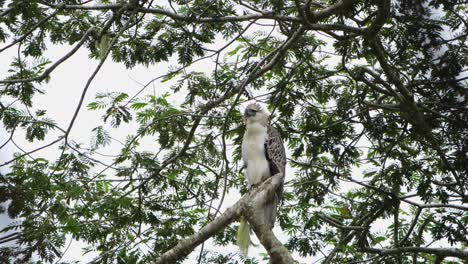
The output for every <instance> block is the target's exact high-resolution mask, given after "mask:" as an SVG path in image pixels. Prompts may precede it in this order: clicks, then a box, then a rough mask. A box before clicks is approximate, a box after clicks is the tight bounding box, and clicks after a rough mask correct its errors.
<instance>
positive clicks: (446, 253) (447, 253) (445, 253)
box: [363, 247, 468, 260]
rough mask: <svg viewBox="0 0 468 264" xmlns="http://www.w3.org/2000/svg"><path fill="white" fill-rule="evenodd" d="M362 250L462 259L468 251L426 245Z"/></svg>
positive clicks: (467, 256)
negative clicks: (424, 254) (427, 246)
mask: <svg viewBox="0 0 468 264" xmlns="http://www.w3.org/2000/svg"><path fill="white" fill-rule="evenodd" d="M363 251H365V252H368V253H374V254H380V255H394V254H401V253H428V254H434V255H436V256H438V257H454V258H459V259H463V260H467V259H468V251H467V250H462V249H458V248H426V247H400V248H389V249H378V248H363Z"/></svg>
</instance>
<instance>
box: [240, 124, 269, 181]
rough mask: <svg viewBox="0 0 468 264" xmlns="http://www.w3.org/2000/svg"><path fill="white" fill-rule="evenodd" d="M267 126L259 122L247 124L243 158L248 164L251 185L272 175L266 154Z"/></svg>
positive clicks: (247, 175)
mask: <svg viewBox="0 0 468 264" xmlns="http://www.w3.org/2000/svg"><path fill="white" fill-rule="evenodd" d="M267 138H268V133H267V128H266V127H265V126H262V125H260V124H258V123H256V124H251V125H249V126H247V130H246V132H245V134H244V139H243V141H242V159H243V160H244V164H245V165H246V166H247V167H246V170H245V176H246V178H247V180H248V183H249V187H250V186H252V185H257V184H259V183H261V182H262V181H263V180H264V179H266V178H268V177H270V167H269V165H268V160H267V159H266V156H265V141H266V140H267Z"/></svg>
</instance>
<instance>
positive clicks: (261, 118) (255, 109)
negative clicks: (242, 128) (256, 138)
mask: <svg viewBox="0 0 468 264" xmlns="http://www.w3.org/2000/svg"><path fill="white" fill-rule="evenodd" d="M269 117H270V115H269V114H268V113H267V112H266V111H265V110H264V109H263V108H262V107H261V106H260V105H259V104H257V103H252V104H249V105H248V106H247V107H246V108H245V111H244V122H245V124H246V125H250V124H255V123H259V124H261V125H263V126H266V125H267V124H268V119H269Z"/></svg>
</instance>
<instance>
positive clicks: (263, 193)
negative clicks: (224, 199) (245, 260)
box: [154, 173, 292, 264]
mask: <svg viewBox="0 0 468 264" xmlns="http://www.w3.org/2000/svg"><path fill="white" fill-rule="evenodd" d="M282 178H283V174H281V173H279V174H276V175H274V176H273V177H271V178H268V179H267V180H266V181H265V182H263V183H262V184H261V185H260V186H259V187H258V188H255V189H253V190H252V191H250V192H249V193H247V194H245V195H244V196H242V198H241V199H240V200H239V201H237V202H236V203H235V204H234V205H233V206H231V207H229V208H228V209H226V211H225V212H224V213H222V214H221V215H220V216H218V217H216V218H215V219H214V220H213V221H212V222H210V223H209V224H207V225H206V226H204V227H203V228H201V229H200V231H198V232H197V233H195V234H193V235H191V236H189V237H187V238H184V239H182V240H180V241H179V243H178V244H177V245H176V246H175V247H173V248H172V249H170V250H169V251H167V252H165V253H164V254H162V255H161V256H159V257H158V258H157V259H156V260H155V262H154V263H155V264H162V263H174V262H176V261H177V260H179V259H182V258H183V257H185V256H187V255H188V254H189V253H190V252H192V251H193V250H194V249H195V247H197V246H198V245H200V244H201V243H203V242H204V241H205V240H207V239H208V238H210V237H212V236H213V235H214V234H216V233H217V232H219V231H221V230H222V229H223V228H225V227H226V226H227V225H229V224H230V223H232V222H234V221H235V220H236V219H237V218H238V217H239V216H240V215H241V213H242V212H243V211H244V210H246V208H247V207H248V206H251V205H250V203H252V202H253V203H255V204H263V203H265V202H266V200H267V198H268V197H269V196H268V194H270V193H273V192H274V190H276V188H277V187H278V186H279V184H280V183H281V180H282ZM254 223H255V224H256V223H257V222H254ZM270 232H271V230H270ZM259 234H261V235H260V236H263V237H264V238H268V239H272V237H271V234H269V233H267V232H266V231H265V230H263V229H261V230H260V232H259ZM260 236H259V238H260ZM275 242H277V243H279V241H273V240H272V241H271V242H269V243H271V244H267V245H268V248H267V250H268V249H270V250H273V251H274V252H271V254H274V255H273V256H276V254H277V252H279V251H277V249H278V244H277V243H275ZM281 252H282V253H284V252H283V251H281ZM269 253H270V252H269ZM284 263H290V262H284ZM291 263H292V262H291Z"/></svg>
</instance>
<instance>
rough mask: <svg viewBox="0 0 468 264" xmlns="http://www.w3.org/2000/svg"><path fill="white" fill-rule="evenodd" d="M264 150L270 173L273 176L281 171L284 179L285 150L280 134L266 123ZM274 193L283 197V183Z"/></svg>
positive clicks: (279, 197)
mask: <svg viewBox="0 0 468 264" xmlns="http://www.w3.org/2000/svg"><path fill="white" fill-rule="evenodd" d="M265 152H266V153H265V154H266V157H267V160H268V162H269V165H270V174H271V175H272V176H273V175H275V174H277V173H279V172H282V173H283V179H284V177H285V173H286V151H285V150H284V145H283V140H281V136H280V134H279V133H278V131H277V130H276V129H275V128H273V127H272V126H271V125H268V139H267V142H265ZM276 195H277V196H278V199H279V200H281V198H282V197H283V184H281V185H280V186H279V187H278V190H276Z"/></svg>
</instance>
